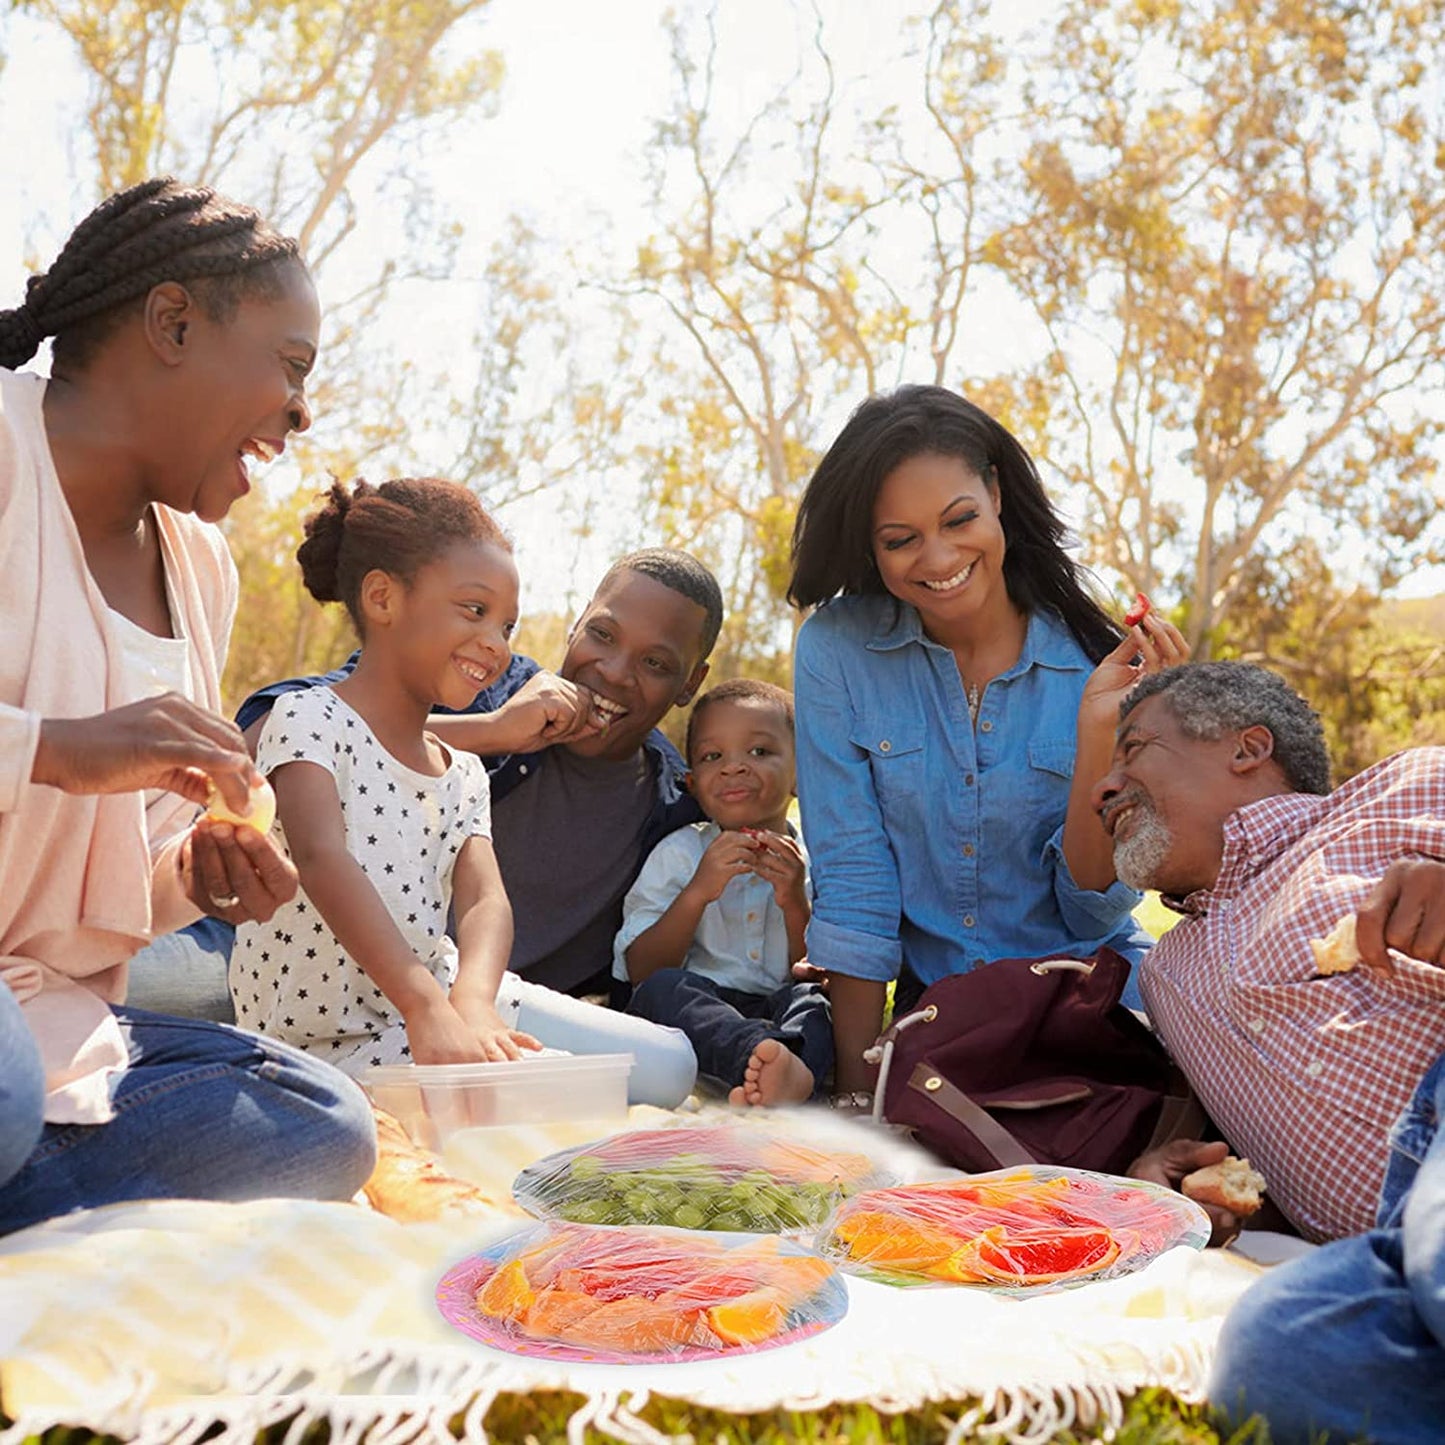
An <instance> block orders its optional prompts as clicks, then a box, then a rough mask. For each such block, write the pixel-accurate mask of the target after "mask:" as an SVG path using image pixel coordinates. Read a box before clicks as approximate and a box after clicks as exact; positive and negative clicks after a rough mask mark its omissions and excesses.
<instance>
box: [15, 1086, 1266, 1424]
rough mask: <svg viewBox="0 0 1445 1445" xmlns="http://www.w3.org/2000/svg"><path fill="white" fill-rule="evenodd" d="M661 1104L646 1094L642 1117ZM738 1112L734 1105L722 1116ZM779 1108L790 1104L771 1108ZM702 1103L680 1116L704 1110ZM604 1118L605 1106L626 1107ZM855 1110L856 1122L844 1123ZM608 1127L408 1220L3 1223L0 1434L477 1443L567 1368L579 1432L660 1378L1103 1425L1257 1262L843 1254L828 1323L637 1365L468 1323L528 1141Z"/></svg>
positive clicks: (777, 1399) (632, 1409) (698, 1396)
mask: <svg viewBox="0 0 1445 1445" xmlns="http://www.w3.org/2000/svg"><path fill="white" fill-rule="evenodd" d="M669 1117H674V1116H667V1115H663V1114H661V1113H660V1112H659V1111H655V1110H634V1111H633V1119H632V1123H633V1124H634V1125H642V1126H646V1127H655V1126H656V1125H657V1124H658V1122H659V1121H661V1120H666V1119H668V1118H669ZM732 1117H735V1116H732ZM777 1117H781V1116H777ZM803 1120H804V1122H800V1123H799V1124H798V1126H797V1127H798V1128H800V1129H804V1130H806V1137H807V1138H808V1139H809V1141H810V1142H821V1143H830V1144H839V1143H848V1144H850V1146H851V1147H854V1148H861V1147H866V1148H869V1149H871V1150H872V1151H873V1152H874V1153H875V1154H877V1153H878V1152H879V1150H880V1147H886V1149H887V1150H889V1151H891V1153H890V1158H889V1161H888V1162H889V1163H890V1165H891V1167H893V1169H894V1171H895V1173H898V1174H900V1175H901V1176H902V1177H905V1178H910V1179H918V1178H924V1177H937V1175H938V1173H940V1172H941V1171H938V1169H937V1166H936V1164H933V1163H932V1161H930V1160H929V1159H928V1156H926V1155H923V1154H922V1152H921V1151H916V1150H914V1149H913V1147H912V1146H907V1145H903V1144H901V1143H895V1142H894V1141H887V1142H886V1145H880V1141H879V1139H878V1137H877V1135H876V1134H871V1133H867V1134H865V1132H864V1131H866V1130H867V1126H865V1125H862V1124H851V1123H849V1122H848V1121H843V1120H833V1119H828V1120H827V1121H826V1128H827V1130H831V1131H832V1133H831V1136H830V1137H827V1138H824V1139H820V1138H819V1129H820V1127H822V1125H821V1124H820V1121H819V1120H818V1119H817V1118H816V1117H813V1116H807V1115H804V1116H803ZM697 1121H698V1116H697V1115H691V1116H686V1117H684V1118H683V1119H679V1120H678V1121H677V1122H681V1123H687V1124H695V1123H696V1122H697ZM613 1127H614V1128H615V1126H613ZM849 1130H855V1131H858V1133H857V1134H856V1136H852V1137H851V1138H850V1136H849V1132H848V1131H849ZM607 1132H611V1130H609V1129H607V1128H602V1129H599V1128H598V1127H596V1126H589V1125H587V1124H585V1123H569V1124H565V1125H552V1126H546V1127H532V1128H526V1129H521V1128H519V1129H509V1130H496V1131H494V1134H495V1138H494V1139H493V1140H492V1141H491V1143H490V1147H489V1148H488V1149H486V1150H485V1151H477V1150H473V1151H472V1156H471V1157H470V1158H469V1159H467V1160H463V1161H459V1160H455V1159H454V1160H452V1161H450V1162H452V1163H453V1164H454V1165H457V1164H465V1165H466V1166H467V1168H468V1172H470V1173H471V1174H472V1176H473V1177H474V1178H476V1180H477V1182H478V1183H480V1184H482V1185H483V1186H484V1187H486V1188H488V1189H489V1190H491V1191H493V1192H495V1195H496V1198H497V1208H496V1212H495V1215H494V1216H492V1217H484V1218H481V1219H478V1220H468V1221H465V1222H457V1221H451V1222H447V1223H442V1224H406V1225H403V1224H399V1223H397V1222H396V1221H394V1220H392V1219H389V1218H386V1217H385V1216H383V1215H379V1214H376V1213H374V1212H371V1211H369V1210H366V1209H363V1208H359V1207H357V1206H355V1205H349V1204H319V1203H307V1202H298V1201H285V1200H269V1201H263V1202H260V1203H253V1204H244V1205H240V1204H237V1205H225V1204H208V1203H198V1202H191V1201H173V1202H158V1203H145V1204H135V1205H117V1206H111V1207H109V1208H106V1209H100V1210H94V1211H90V1212H88V1213H84V1214H78V1215H71V1216H67V1217H65V1218H63V1219H59V1220H54V1221H51V1222H50V1223H48V1224H44V1225H40V1226H38V1227H36V1228H33V1229H29V1230H25V1231H22V1232H21V1233H19V1234H16V1235H12V1236H10V1237H9V1238H7V1239H4V1240H0V1402H3V1410H4V1413H5V1414H6V1415H8V1416H10V1417H12V1419H13V1421H14V1423H13V1425H12V1426H11V1427H10V1428H8V1429H6V1430H3V1431H0V1445H19V1441H21V1440H22V1439H24V1438H25V1437H27V1436H29V1435H32V1434H35V1433H37V1432H38V1431H41V1430H44V1429H47V1428H49V1427H51V1426H52V1425H61V1424H65V1425H72V1426H84V1427H87V1428H89V1429H92V1430H95V1431H98V1432H104V1433H110V1434H115V1435H118V1436H121V1437H123V1438H127V1439H134V1440H137V1441H140V1442H143V1445H183V1442H188V1441H191V1440H194V1439H196V1438H198V1437H199V1436H200V1434H201V1433H202V1432H203V1431H207V1430H211V1429H212V1428H214V1427H217V1426H219V1427H220V1434H219V1436H218V1437H216V1438H219V1439H221V1440H223V1441H228V1442H229V1441H232V1440H234V1441H236V1442H246V1445H249V1442H250V1440H251V1439H252V1438H253V1436H254V1433H255V1431H257V1430H258V1429H262V1428H264V1427H266V1426H269V1425H274V1424H276V1423H278V1422H280V1421H283V1420H287V1419H292V1418H293V1417H294V1418H295V1419H296V1421H297V1424H296V1426H295V1427H294V1428H293V1429H292V1431H291V1432H290V1433H289V1435H288V1438H290V1439H300V1438H301V1431H302V1430H303V1429H304V1428H305V1427H306V1426H307V1425H310V1424H314V1423H324V1424H325V1425H327V1426H329V1427H330V1429H331V1430H332V1431H333V1432H337V1433H335V1434H333V1439H339V1440H341V1441H344V1442H350V1441H353V1440H361V1439H367V1440H370V1441H382V1440H386V1441H388V1442H390V1441H393V1440H395V1441H413V1440H417V1441H420V1440H433V1439H434V1440H445V1439H450V1438H452V1435H451V1432H450V1431H449V1428H448V1426H449V1422H451V1423H452V1424H453V1425H454V1424H455V1421H456V1420H457V1419H458V1418H460V1420H461V1427H460V1434H461V1436H462V1438H463V1439H465V1440H467V1441H469V1442H477V1445H481V1442H483V1441H484V1440H485V1439H486V1435H485V1430H484V1428H483V1420H484V1416H485V1414H486V1411H487V1409H488V1407H489V1406H490V1404H491V1402H492V1401H493V1400H494V1399H495V1398H496V1397H497V1395H499V1394H500V1393H503V1392H514V1391H527V1390H534V1389H566V1390H574V1391H577V1392H578V1393H580V1394H581V1395H582V1397H583V1404H582V1405H581V1406H580V1407H579V1409H578V1411H577V1413H576V1414H575V1415H574V1417H573V1419H572V1421H571V1426H570V1428H569V1436H570V1438H572V1439H573V1440H576V1441H579V1442H580V1440H581V1438H582V1431H583V1430H584V1429H585V1428H587V1427H591V1428H592V1429H594V1430H596V1431H598V1432H600V1433H602V1434H605V1435H610V1436H612V1437H614V1438H617V1439H619V1440H625V1441H634V1442H639V1445H640V1442H651V1441H656V1440H660V1439H661V1438H663V1437H660V1436H658V1434H657V1432H656V1431H655V1430H653V1429H652V1427H650V1426H649V1425H648V1424H647V1423H646V1422H645V1421H644V1420H643V1419H641V1418H640V1416H639V1413H638V1412H639V1410H640V1409H641V1408H642V1406H643V1405H644V1404H645V1403H646V1401H647V1399H648V1397H649V1395H650V1394H657V1395H661V1396H666V1397H668V1398H670V1399H677V1400H683V1401H687V1402H691V1403H693V1404H696V1405H699V1406H703V1407H709V1408H715V1409H722V1410H732V1411H761V1410H773V1409H778V1408H786V1409H793V1410H810V1409H817V1408H819V1407H821V1406H823V1405H826V1404H829V1403H835V1402H866V1403H869V1404H872V1405H874V1406H875V1407H877V1408H879V1409H881V1410H885V1411H901V1410H907V1409H911V1408H917V1407H919V1406H921V1405H923V1404H925V1403H927V1402H929V1401H937V1400H969V1401H973V1402H975V1403H973V1404H972V1405H971V1406H970V1408H969V1409H968V1410H967V1411H966V1412H965V1413H964V1414H963V1415H961V1417H960V1418H959V1419H958V1420H957V1422H956V1424H955V1426H954V1431H953V1435H954V1438H958V1439H963V1438H965V1437H966V1436H967V1435H968V1434H969V1433H970V1432H972V1431H977V1430H984V1429H989V1430H992V1431H993V1432H995V1433H996V1435H997V1437H998V1438H1002V1439H1007V1440H1010V1441H1015V1442H1020V1445H1025V1442H1031V1441H1040V1440H1045V1439H1048V1438H1049V1437H1050V1436H1051V1435H1052V1434H1053V1433H1055V1432H1056V1431H1058V1430H1060V1429H1062V1428H1066V1427H1070V1426H1072V1427H1073V1428H1075V1429H1079V1428H1081V1427H1083V1428H1086V1429H1089V1430H1093V1431H1097V1432H1100V1433H1103V1432H1106V1431H1107V1429H1108V1427H1109V1426H1110V1425H1111V1424H1113V1423H1114V1422H1116V1421H1117V1420H1118V1419H1119V1418H1120V1417H1121V1414H1122V1402H1123V1399H1124V1397H1126V1396H1127V1395H1129V1394H1131V1393H1133V1392H1134V1391H1136V1390H1138V1389H1141V1388H1144V1387H1146V1386H1151V1385H1157V1386H1162V1387H1165V1388H1168V1389H1170V1390H1172V1391H1174V1392H1175V1393H1176V1394H1178V1395H1179V1396H1181V1397H1182V1398H1184V1399H1187V1400H1197V1399H1198V1398H1200V1396H1201V1394H1202V1391H1203V1388H1204V1384H1205V1380H1206V1376H1207V1370H1208V1361H1209V1357H1210V1352H1211V1349H1212V1347H1213V1342H1214V1338H1215V1335H1216V1332H1217V1330H1218V1327H1219V1324H1220V1322H1221V1321H1222V1319H1223V1317H1224V1315H1225V1313H1226V1312H1227V1310H1228V1308H1229V1306H1230V1305H1231V1304H1232V1303H1233V1301H1234V1300H1235V1299H1236V1298H1237V1296H1238V1295H1239V1294H1240V1293H1241V1291H1242V1290H1243V1289H1244V1288H1245V1287H1246V1286H1247V1285H1248V1284H1249V1283H1250V1282H1251V1281H1252V1280H1253V1279H1254V1278H1255V1277H1256V1276H1257V1274H1258V1268H1257V1266H1255V1265H1252V1264H1250V1263H1248V1262H1247V1261H1244V1260H1241V1259H1239V1258H1238V1257H1236V1256H1234V1255H1232V1254H1228V1253H1221V1252H1219V1251H1210V1252H1208V1253H1207V1254H1200V1253H1197V1252H1195V1251H1193V1250H1185V1249H1177V1250H1173V1251H1171V1252H1170V1253H1168V1254H1166V1255H1164V1256H1163V1257H1161V1258H1160V1259H1158V1260H1156V1261H1155V1262H1154V1263H1153V1264H1152V1265H1150V1266H1149V1267H1148V1268H1147V1269H1145V1270H1143V1271H1141V1272H1140V1273H1139V1274H1136V1275H1133V1276H1130V1277H1127V1278H1123V1279H1117V1280H1110V1281H1105V1282H1101V1283H1097V1284H1091V1285H1087V1286H1084V1287H1082V1288H1078V1289H1074V1290H1067V1291H1061V1292H1058V1293H1053V1294H1042V1295H1039V1296H1037V1297H1033V1298H1028V1299H1013V1298H1006V1297H1001V1296H997V1295H992V1294H989V1293H986V1292H982V1291H976V1290H970V1289H959V1288H941V1289H922V1290H897V1289H891V1288H889V1287H887V1286H885V1285H881V1284H875V1283H870V1282H868V1281H865V1280H857V1279H852V1278H850V1279H848V1281H847V1289H848V1295H849V1307H848V1313H847V1315H846V1316H845V1318H844V1319H843V1320H842V1321H841V1322H840V1323H839V1324H838V1325H837V1326H835V1327H834V1328H832V1329H830V1330H827V1331H825V1332H824V1333H822V1334H819V1335H816V1336H814V1337H812V1338H810V1339H807V1340H803V1341H800V1342H798V1343H797V1344H794V1345H789V1346H788V1347H786V1348H784V1349H781V1350H777V1351H772V1352H768V1353H764V1354H755V1355H741V1356H738V1357H736V1358H728V1359H720V1360H709V1361H703V1362H695V1363H684V1364H659V1365H647V1366H637V1365H633V1366H626V1365H582V1364H570V1363H556V1362H544V1361H538V1360H533V1359H523V1358H520V1357H515V1356H511V1355H504V1354H500V1353H495V1352H493V1351H490V1350H488V1349H486V1348H485V1347H483V1346H480V1345H477V1344H475V1343H473V1342H472V1341H470V1340H468V1339H466V1338H465V1337H463V1336H461V1335H459V1334H457V1333H456V1332H455V1331H453V1330H452V1329H451V1328H450V1327H449V1326H448V1325H446V1323H445V1322H444V1321H443V1320H442V1319H441V1317H440V1315H439V1313H438V1311H437V1308H436V1304H435V1300H434V1294H435V1289H436V1283H437V1280H438V1278H439V1277H440V1276H441V1274H442V1273H443V1272H444V1271H445V1270H446V1269H447V1268H449V1267H450V1266H451V1265H453V1264H454V1263H456V1262H457V1261H458V1260H459V1259H462V1258H464V1257H465V1256H466V1255H468V1254H471V1253H473V1252H475V1251H476V1250H478V1249H480V1248H482V1247H483V1246H484V1245H485V1244H487V1243H489V1242H490V1241H492V1240H494V1239H496V1238H497V1237H499V1236H500V1235H501V1234H503V1233H506V1232H509V1231H511V1230H514V1229H516V1228H518V1227H519V1226H521V1225H522V1223H523V1220H522V1218H521V1217H520V1216H519V1214H518V1213H517V1212H516V1209H515V1206H514V1205H512V1204H511V1202H510V1199H509V1185H510V1181H511V1179H512V1178H513V1177H514V1175H515V1174H516V1172H517V1171H518V1170H520V1169H521V1168H523V1167H525V1166H526V1165H527V1164H530V1163H533V1162H535V1160H537V1159H539V1158H541V1157H543V1156H545V1155H546V1154H548V1153H551V1152H553V1151H555V1150H557V1149H560V1148H566V1147H569V1146H571V1145H573V1144H578V1143H582V1142H585V1141H586V1140H587V1139H589V1138H595V1137H597V1136H598V1135H599V1134H601V1133H607Z"/></svg>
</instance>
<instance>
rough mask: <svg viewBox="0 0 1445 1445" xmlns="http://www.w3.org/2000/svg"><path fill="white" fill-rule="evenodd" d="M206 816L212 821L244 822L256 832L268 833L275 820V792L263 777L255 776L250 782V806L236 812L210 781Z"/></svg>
mask: <svg viewBox="0 0 1445 1445" xmlns="http://www.w3.org/2000/svg"><path fill="white" fill-rule="evenodd" d="M206 817H208V818H209V819H210V820H211V821H212V822H213V823H236V824H241V823H244V824H245V825H246V826H247V827H248V828H254V829H255V830H256V831H257V832H258V833H269V832H270V831H271V824H272V823H274V822H275V821H276V794H275V793H273V792H272V791H271V784H270V783H268V782H267V781H266V779H265V778H257V779H256V781H255V782H253V783H252V784H251V798H250V806H249V807H248V808H247V809H246V811H245V812H244V813H236V812H233V811H232V809H231V807H230V805H229V804H228V803H227V802H226V800H225V798H224V797H222V795H221V790H220V789H219V788H218V787H217V786H216V785H215V784H214V783H212V784H211V785H210V788H209V790H208V791H207V793H206Z"/></svg>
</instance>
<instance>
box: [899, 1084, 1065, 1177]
mask: <svg viewBox="0 0 1445 1445" xmlns="http://www.w3.org/2000/svg"><path fill="white" fill-rule="evenodd" d="M908 1087H909V1088H910V1089H914V1090H916V1091H917V1092H918V1093H920V1094H922V1095H923V1096H924V1097H925V1098H926V1099H927V1100H928V1101H929V1102H930V1103H931V1104H933V1105H934V1107H935V1108H939V1109H942V1110H943V1112H944V1113H945V1114H947V1115H948V1116H949V1117H950V1118H952V1119H956V1120H957V1121H958V1122H959V1123H960V1124H962V1125H963V1127H964V1128H965V1129H967V1130H968V1132H969V1133H970V1134H972V1135H973V1137H974V1138H975V1139H977V1140H978V1142H979V1143H980V1144H981V1145H982V1146H983V1147H984V1148H985V1149H987V1150H988V1152H989V1153H990V1154H992V1155H993V1158H994V1167H995V1168H998V1169H1010V1168H1013V1167H1014V1166H1016V1165H1019V1164H1037V1163H1038V1160H1037V1159H1035V1158H1034V1156H1033V1155H1032V1154H1030V1153H1029V1151H1028V1150H1027V1149H1025V1148H1024V1146H1023V1145H1022V1144H1020V1143H1019V1141H1018V1140H1017V1139H1015V1138H1014V1136H1013V1135H1012V1134H1010V1133H1009V1131H1008V1130H1007V1129H1005V1128H1004V1127H1003V1125H1002V1124H1000V1123H999V1122H998V1120H997V1119H995V1118H994V1117H993V1116H992V1115H991V1114H989V1113H988V1112H987V1111H986V1110H984V1109H982V1108H980V1107H979V1106H978V1104H977V1103H975V1102H974V1100H973V1099H971V1098H970V1097H969V1096H968V1095H967V1094H965V1093H964V1092H963V1090H962V1089H960V1088H957V1087H955V1086H954V1085H953V1084H950V1083H949V1082H948V1080H947V1079H945V1078H944V1077H943V1075H942V1074H939V1073H935V1072H934V1070H933V1069H931V1068H929V1066H928V1065H927V1064H922V1063H921V1064H918V1065H916V1066H915V1068H914V1070H913V1073H912V1074H911V1075H910V1076H909V1079H908Z"/></svg>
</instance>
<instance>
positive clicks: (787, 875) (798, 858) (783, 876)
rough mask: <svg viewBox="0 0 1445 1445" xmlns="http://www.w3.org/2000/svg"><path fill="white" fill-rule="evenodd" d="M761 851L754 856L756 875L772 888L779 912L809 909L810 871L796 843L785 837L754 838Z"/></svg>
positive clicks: (756, 835) (761, 836)
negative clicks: (807, 880) (788, 909)
mask: <svg viewBox="0 0 1445 1445" xmlns="http://www.w3.org/2000/svg"><path fill="white" fill-rule="evenodd" d="M754 836H755V837H756V838H757V841H758V849H757V851H756V852H755V853H754V855H753V872H754V873H756V874H757V875H758V877H759V878H763V879H766V880H767V881H768V882H769V883H771V884H772V885H773V897H774V898H775V899H776V900H777V904H778V907H779V908H788V907H806V906H807V903H808V891H807V884H806V878H807V867H806V864H804V862H803V850H802V849H801V848H799V847H798V843H797V840H796V839H794V838H790V837H788V836H787V835H786V834H783V833H763V832H759V833H757V834H755V835H754Z"/></svg>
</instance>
